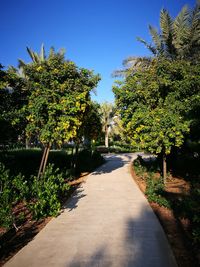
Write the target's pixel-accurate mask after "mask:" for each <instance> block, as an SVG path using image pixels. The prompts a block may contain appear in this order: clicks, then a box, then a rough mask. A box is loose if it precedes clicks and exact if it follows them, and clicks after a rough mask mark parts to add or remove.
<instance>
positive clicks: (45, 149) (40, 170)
mask: <svg viewBox="0 0 200 267" xmlns="http://www.w3.org/2000/svg"><path fill="white" fill-rule="evenodd" d="M46 151H47V147H46V146H45V147H44V151H43V154H42V160H41V162H40V168H39V171H38V176H37V178H38V179H39V178H40V174H41V172H42V168H43V165H44V159H45V156H46Z"/></svg>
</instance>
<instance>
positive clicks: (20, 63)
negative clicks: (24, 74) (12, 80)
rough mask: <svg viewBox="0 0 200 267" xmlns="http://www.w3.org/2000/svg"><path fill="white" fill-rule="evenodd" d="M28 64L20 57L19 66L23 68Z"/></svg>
mask: <svg viewBox="0 0 200 267" xmlns="http://www.w3.org/2000/svg"><path fill="white" fill-rule="evenodd" d="M25 66H26V63H25V62H24V61H23V60H22V59H18V68H19V69H20V68H23V67H25Z"/></svg>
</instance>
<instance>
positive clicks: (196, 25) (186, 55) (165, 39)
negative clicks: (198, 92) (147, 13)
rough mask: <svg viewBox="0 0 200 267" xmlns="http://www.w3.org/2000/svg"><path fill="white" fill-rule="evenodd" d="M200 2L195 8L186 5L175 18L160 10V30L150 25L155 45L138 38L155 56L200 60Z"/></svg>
mask: <svg viewBox="0 0 200 267" xmlns="http://www.w3.org/2000/svg"><path fill="white" fill-rule="evenodd" d="M199 12H200V2H199V1H197V4H196V6H195V7H194V8H193V9H189V8H188V6H184V7H183V8H182V9H181V11H180V12H179V14H178V15H177V17H175V18H174V19H173V18H172V17H171V16H170V14H169V12H168V11H167V10H165V9H162V10H161V12H160V30H159V31H158V30H157V29H156V28H154V27H152V26H149V31H150V35H151V37H152V41H153V45H152V44H148V43H147V42H146V41H145V40H143V39H142V38H138V40H139V41H140V42H142V43H143V44H144V45H145V46H146V47H147V48H148V49H149V50H150V51H151V52H152V53H153V54H154V55H155V56H157V57H165V58H170V59H177V58H178V59H189V60H194V61H196V62H197V61H199V59H200V53H199V48H200V47H199V39H200V22H199Z"/></svg>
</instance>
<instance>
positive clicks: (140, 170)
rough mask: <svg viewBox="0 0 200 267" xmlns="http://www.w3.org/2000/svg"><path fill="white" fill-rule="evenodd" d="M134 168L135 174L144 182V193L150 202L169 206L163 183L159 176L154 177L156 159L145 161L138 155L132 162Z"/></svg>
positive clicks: (156, 165) (156, 166) (156, 169)
mask: <svg viewBox="0 0 200 267" xmlns="http://www.w3.org/2000/svg"><path fill="white" fill-rule="evenodd" d="M133 166H134V170H135V173H136V175H137V176H139V177H141V178H142V179H144V180H145V182H146V191H145V194H146V196H147V198H148V200H149V201H150V202H155V203H158V204H159V205H160V206H164V207H167V208H170V207H171V203H170V202H169V201H168V200H167V199H166V197H165V191H164V183H163V180H162V179H161V178H155V177H154V174H155V172H157V171H158V169H159V167H158V163H157V160H151V159H149V160H148V161H145V160H144V159H143V158H142V157H141V156H138V157H137V159H136V160H134V162H133Z"/></svg>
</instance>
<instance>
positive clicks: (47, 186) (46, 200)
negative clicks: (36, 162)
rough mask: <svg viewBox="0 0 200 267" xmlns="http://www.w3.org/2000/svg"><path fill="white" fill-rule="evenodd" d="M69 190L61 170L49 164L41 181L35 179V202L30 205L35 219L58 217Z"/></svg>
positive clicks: (33, 188) (33, 185)
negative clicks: (62, 201) (62, 199)
mask: <svg viewBox="0 0 200 267" xmlns="http://www.w3.org/2000/svg"><path fill="white" fill-rule="evenodd" d="M68 190H69V185H67V184H66V183H65V181H64V177H63V174H62V173H60V172H59V169H58V168H57V169H54V167H53V164H49V165H48V166H47V168H46V170H45V172H44V173H43V174H42V175H41V177H40V179H38V178H37V177H36V176H35V177H33V184H32V196H33V202H32V203H31V204H30V205H29V207H30V209H31V211H32V213H33V216H34V218H36V219H39V218H42V217H47V216H57V215H58V214H59V212H60V209H61V197H62V196H63V195H64V193H66V192H67V191H68Z"/></svg>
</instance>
